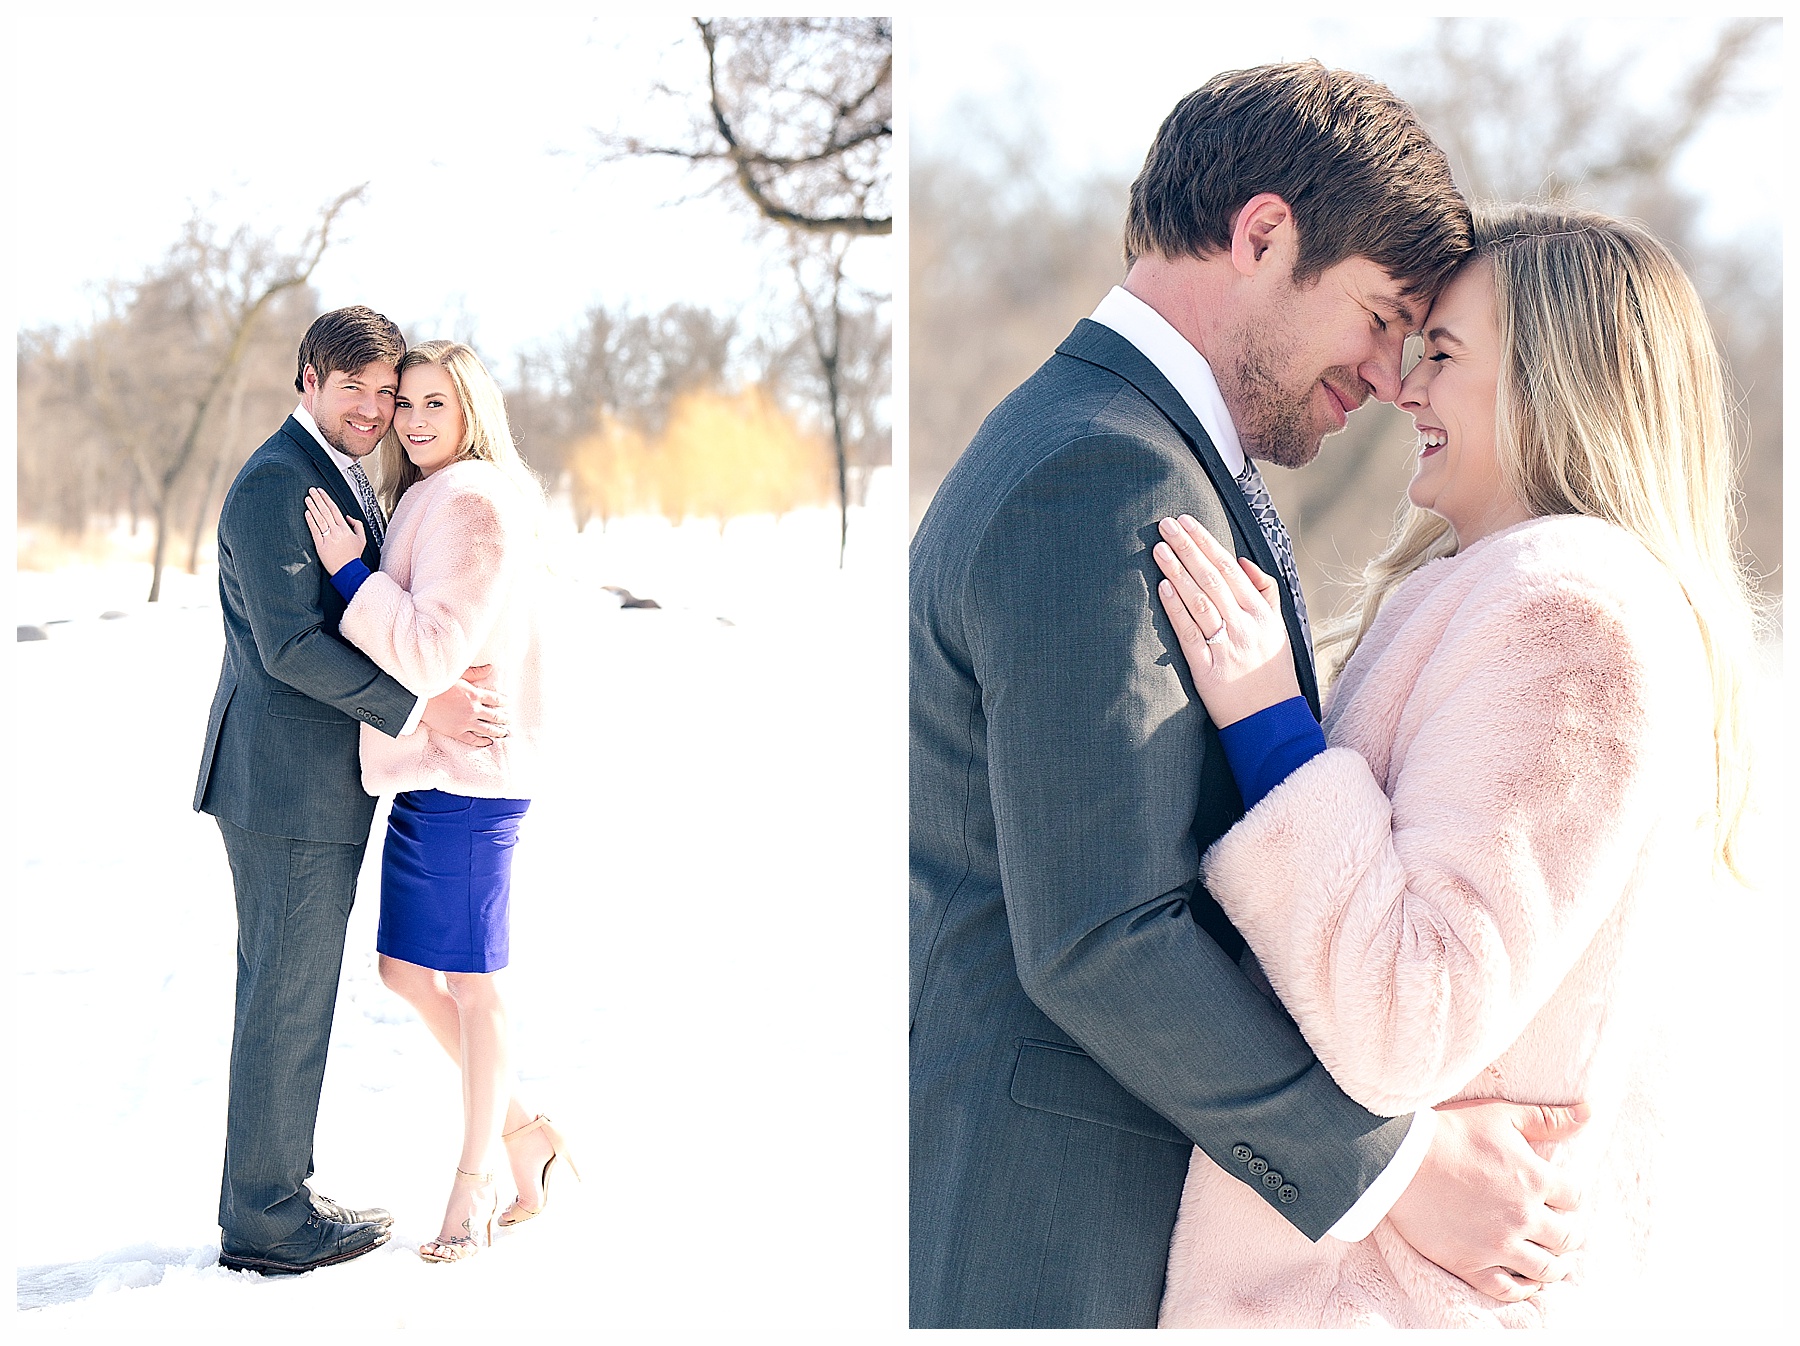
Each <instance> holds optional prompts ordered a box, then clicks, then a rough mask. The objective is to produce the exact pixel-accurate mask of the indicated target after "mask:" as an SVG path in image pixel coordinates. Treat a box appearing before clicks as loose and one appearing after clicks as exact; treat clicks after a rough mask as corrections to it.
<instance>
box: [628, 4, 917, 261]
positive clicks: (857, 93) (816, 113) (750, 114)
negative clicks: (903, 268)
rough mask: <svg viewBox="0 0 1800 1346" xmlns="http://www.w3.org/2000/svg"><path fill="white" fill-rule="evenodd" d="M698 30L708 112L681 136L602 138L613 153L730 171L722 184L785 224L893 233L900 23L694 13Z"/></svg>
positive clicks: (821, 231)
mask: <svg viewBox="0 0 1800 1346" xmlns="http://www.w3.org/2000/svg"><path fill="white" fill-rule="evenodd" d="M694 26H695V27H696V28H697V29H698V30H699V34H700V42H701V46H702V47H703V48H704V50H705V53H706V95H705V109H704V112H703V113H699V114H697V115H695V116H694V118H693V120H692V121H691V123H690V125H689V128H688V132H687V135H686V136H685V137H684V138H682V139H681V140H679V141H678V142H676V143H661V142H657V141H652V140H649V139H646V138H643V137H639V136H632V135H607V136H602V137H601V143H602V146H603V158H605V159H622V158H637V157H643V156H656V157H666V158H675V159H682V160H685V161H687V162H688V163H690V164H694V165H716V166H720V167H724V168H726V169H727V170H728V176H727V178H725V179H723V181H729V182H732V183H734V184H735V185H736V187H737V189H738V190H739V191H740V192H741V193H742V194H743V196H744V198H745V199H746V200H747V201H748V202H749V203H750V204H751V205H752V206H753V207H755V209H756V210H757V212H758V213H759V214H761V215H762V216H763V217H764V218H765V219H767V220H770V221H772V222H773V223H775V224H778V225H780V226H782V227H783V228H785V229H796V230H802V231H804V232H807V233H819V234H851V235H865V234H889V233H892V232H893V228H894V219H893V214H892V210H891V207H890V206H889V205H888V184H889V181H890V175H889V172H888V164H887V154H888V147H889V145H890V143H891V142H892V139H893V125H892V123H893V115H894V114H893V102H894V97H893V87H894V86H893V72H894V35H893V25H892V23H891V22H890V21H889V20H887V19H881V18H814V19H695V20H694ZM658 92H660V93H663V94H668V95H671V96H678V95H674V94H673V91H671V90H669V89H667V88H660V89H659V90H658Z"/></svg>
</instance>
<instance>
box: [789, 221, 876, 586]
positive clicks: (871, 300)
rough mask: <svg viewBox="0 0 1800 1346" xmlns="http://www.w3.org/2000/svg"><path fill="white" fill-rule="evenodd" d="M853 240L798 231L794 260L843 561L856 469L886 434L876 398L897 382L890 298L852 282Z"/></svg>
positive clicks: (864, 464)
mask: <svg viewBox="0 0 1800 1346" xmlns="http://www.w3.org/2000/svg"><path fill="white" fill-rule="evenodd" d="M848 248H849V240H848V239H846V238H842V237H839V238H828V239H822V240H821V239H816V238H813V237H809V236H797V237H795V238H793V239H791V240H790V241H789V254H788V265H789V269H790V270H791V271H792V273H793V277H794V289H795V292H796V294H797V295H798V296H799V302H800V311H801V314H802V315H803V317H804V319H805V330H804V332H803V333H802V334H801V341H802V343H803V344H804V347H805V350H806V352H807V355H808V357H809V358H808V360H807V364H808V366H809V367H810V370H811V372H812V374H813V376H814V378H813V380H811V381H814V382H816V383H817V384H818V389H819V395H818V397H817V401H818V402H819V403H821V404H822V405H823V406H824V408H825V411H826V420H827V424H828V425H829V427H830V431H831V444H832V450H833V457H834V459H835V463H836V468H837V502H838V566H839V568H842V566H843V564H844V552H845V548H846V546H847V544H848V540H849V536H850V505H851V496H852V487H851V473H852V470H853V469H854V468H859V467H868V466H871V465H872V463H871V462H870V461H869V460H870V459H871V458H872V456H873V454H872V451H873V450H875V449H876V441H877V440H879V439H880V436H881V432H880V430H879V428H878V419H877V416H876V402H877V401H878V400H879V398H880V395H881V392H882V391H884V390H885V388H886V386H887V385H888V384H889V383H890V382H891V369H892V364H891V361H890V360H889V359H888V358H886V356H887V352H888V351H890V350H891V348H892V334H891V329H889V328H888V326H887V325H886V324H884V323H882V322H881V321H880V318H879V313H880V309H881V306H882V304H883V302H884V299H885V297H884V296H880V295H876V294H872V293H870V292H869V291H867V290H864V289H862V288H861V287H858V286H856V285H853V284H851V283H849V282H848V281H847V280H846V278H845V275H844V256H845V253H846V252H847V250H848Z"/></svg>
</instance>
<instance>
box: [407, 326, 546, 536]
mask: <svg viewBox="0 0 1800 1346" xmlns="http://www.w3.org/2000/svg"><path fill="white" fill-rule="evenodd" d="M427 364H429V365H436V366H438V367H439V368H440V369H442V370H443V371H444V372H445V373H446V374H448V375H449V376H450V387H451V388H452V390H454V391H455V393H456V400H457V403H458V405H460V406H461V407H462V414H463V427H464V429H463V442H462V445H461V446H460V447H459V448H458V449H457V451H456V457H455V458H454V459H452V460H451V461H453V462H461V461H462V460H463V459H465V458H479V459H481V460H482V461H483V462H487V463H492V464H493V465H494V466H495V467H497V468H499V469H500V470H501V471H502V472H504V473H506V475H507V476H509V477H511V478H512V479H513V481H514V483H515V484H516V485H517V486H518V487H519V489H520V491H521V492H522V493H523V494H524V496H525V499H526V500H527V501H530V502H531V503H533V504H535V505H542V503H543V500H544V488H543V486H542V484H541V483H540V482H539V481H538V479H537V477H536V475H535V474H534V473H533V472H532V470H531V469H530V468H529V467H527V466H526V465H525V460H524V459H523V458H521V457H519V450H518V449H517V447H515V446H514V444H513V437H512V430H511V429H510V428H509V427H508V426H507V423H506V401H505V399H504V398H502V397H501V395H500V386H499V385H498V384H497V383H495V382H494V377H493V375H491V374H489V373H488V372H487V366H486V365H484V364H482V363H481V357H480V356H478V355H477V354H475V352H474V351H473V350H471V349H469V347H467V346H465V345H463V344H462V342H460V341H422V342H420V343H419V344H418V345H417V346H413V347H411V348H409V349H408V350H407V352H406V354H405V355H403V356H401V357H400V365H399V368H398V369H397V370H396V371H395V372H396V373H397V374H400V375H404V374H405V373H406V371H407V370H409V369H412V368H414V367H415V366H417V365H427ZM399 421H400V418H399V416H398V415H396V416H395V417H394V422H395V423H394V425H393V426H392V427H391V428H390V429H389V430H388V432H387V435H386V436H385V437H384V438H383V439H382V441H381V463H380V474H381V485H380V491H381V503H382V506H383V507H384V508H385V509H386V510H387V512H388V513H389V514H392V513H393V512H394V506H395V505H397V504H399V503H400V497H401V496H403V495H405V494H406V490H407V488H408V487H409V486H411V485H413V483H415V482H417V481H418V480H419V478H420V477H421V476H422V475H423V474H422V473H421V472H420V471H419V469H418V468H417V467H416V466H414V464H413V461H412V459H410V458H408V457H407V456H406V449H405V447H404V446H403V445H402V444H401V442H400V426H399Z"/></svg>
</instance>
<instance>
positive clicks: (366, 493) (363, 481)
mask: <svg viewBox="0 0 1800 1346" xmlns="http://www.w3.org/2000/svg"><path fill="white" fill-rule="evenodd" d="M350 481H351V484H352V485H354V486H355V487H356V498H357V499H358V500H360V501H361V502H362V512H363V522H364V523H366V524H368V525H369V536H370V537H372V538H374V539H375V545H376V546H377V547H379V546H380V545H381V544H382V542H383V541H384V540H385V537H386V535H385V533H384V531H383V528H382V524H383V522H384V520H383V519H382V517H381V503H380V502H379V501H377V500H376V499H375V488H374V487H373V486H371V485H369V479H368V478H367V477H365V476H364V475H363V470H362V464H361V463H359V462H357V461H355V460H354V459H352V460H351V462H350ZM1264 498H1265V499H1266V498H1267V497H1266V496H1265V497H1264ZM1275 526H1276V527H1277V528H1279V527H1281V524H1280V523H1279V522H1277V523H1276V525H1275Z"/></svg>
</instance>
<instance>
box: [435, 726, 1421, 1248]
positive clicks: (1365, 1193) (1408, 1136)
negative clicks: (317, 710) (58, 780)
mask: <svg viewBox="0 0 1800 1346" xmlns="http://www.w3.org/2000/svg"><path fill="white" fill-rule="evenodd" d="M424 718H425V698H424V697H420V698H419V699H418V701H417V702H415V703H414V705H413V709H412V714H411V715H408V716H407V717H406V723H405V724H403V725H401V726H400V733H399V737H400V738H405V737H406V736H407V735H408V734H410V733H412V731H413V730H415V729H417V728H418V727H419V721H420V720H422V719H424ZM1414 1125H1415V1126H1417V1125H1418V1124H1417V1123H1416V1122H1415V1123H1414ZM1411 1139H1412V1133H1411V1132H1408V1133H1407V1137H1406V1141H1402V1142H1401V1148H1403V1149H1404V1148H1405V1146H1406V1143H1407V1141H1410V1140H1411ZM1398 1157H1399V1156H1398V1155H1396V1156H1395V1158H1398ZM1413 1167H1414V1168H1417V1167H1418V1164H1417V1163H1416V1162H1415V1163H1414V1164H1413ZM1386 1176H1387V1174H1385V1173H1384V1174H1382V1175H1381V1177H1382V1178H1385V1177H1386ZM1376 1181H1377V1182H1380V1181H1381V1178H1377V1179H1376ZM1368 1195H1369V1194H1368V1193H1367V1192H1364V1193H1363V1196H1364V1198H1365V1199H1366V1198H1367V1197H1368ZM1393 1204H1394V1203H1393V1202H1392V1201H1390V1202H1388V1205H1390V1206H1391V1205H1393ZM1376 1218H1377V1219H1379V1218H1380V1217H1379V1216H1377V1217H1376ZM1369 1227H1370V1228H1371V1229H1373V1228H1374V1226H1373V1225H1370V1226H1369Z"/></svg>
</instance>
